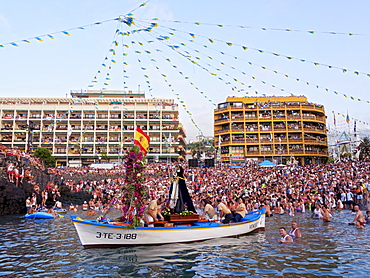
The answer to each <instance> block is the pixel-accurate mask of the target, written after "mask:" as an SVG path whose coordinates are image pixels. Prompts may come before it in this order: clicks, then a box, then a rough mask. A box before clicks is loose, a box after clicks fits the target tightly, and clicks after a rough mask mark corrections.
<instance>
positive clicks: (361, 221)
mask: <svg viewBox="0 0 370 278" xmlns="http://www.w3.org/2000/svg"><path fill="white" fill-rule="evenodd" d="M353 209H354V211H355V212H356V216H355V218H354V219H353V221H352V222H350V223H349V224H350V225H351V224H352V223H356V228H358V229H365V226H364V225H365V217H364V214H363V213H362V211H361V210H360V207H359V206H358V205H355V206H354V207H353Z"/></svg>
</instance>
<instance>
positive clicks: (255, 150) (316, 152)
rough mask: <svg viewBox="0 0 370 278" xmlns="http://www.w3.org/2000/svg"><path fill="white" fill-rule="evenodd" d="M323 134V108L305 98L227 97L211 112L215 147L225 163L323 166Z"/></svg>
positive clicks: (324, 146) (326, 155)
mask: <svg viewBox="0 0 370 278" xmlns="http://www.w3.org/2000/svg"><path fill="white" fill-rule="evenodd" d="M326 132H327V130H326V116H325V110H324V107H323V106H322V105H318V104H313V103H310V102H308V101H307V98H306V97H304V96H287V97H275V96H272V97H268V96H265V97H228V98H227V100H226V102H224V103H219V104H218V107H217V109H215V111H214V136H215V147H219V148H220V151H221V160H222V161H223V162H243V161H246V160H260V161H261V160H264V159H268V160H272V161H274V162H275V163H277V164H280V163H283V164H285V163H299V164H301V165H303V164H310V163H322V162H326V161H327V159H328V141H327V134H326Z"/></svg>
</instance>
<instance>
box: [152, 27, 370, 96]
mask: <svg viewBox="0 0 370 278" xmlns="http://www.w3.org/2000/svg"><path fill="white" fill-rule="evenodd" d="M159 29H160V28H159ZM167 29H170V30H171V32H170V33H169V34H168V36H163V35H161V36H160V37H158V38H157V39H158V40H161V41H165V40H170V39H172V37H173V36H176V35H175V33H174V31H178V30H176V29H174V28H167ZM192 35H193V34H192ZM178 37H180V36H178ZM192 37H193V38H195V35H193V36H192ZM180 38H181V39H184V38H183V37H180ZM188 41H190V42H192V43H195V44H198V45H201V44H199V43H196V42H195V40H194V39H190V40H188ZM168 46H169V47H171V48H172V49H176V50H179V49H180V48H184V47H187V48H189V49H191V48H190V47H189V46H187V44H185V43H181V42H177V43H176V44H175V45H173V44H170V43H168ZM201 46H203V47H205V48H207V49H211V50H214V51H217V52H219V51H218V50H217V49H215V48H212V47H209V46H207V45H201ZM193 51H195V52H197V53H199V54H201V55H204V56H206V57H207V58H208V59H210V60H214V61H217V62H219V63H220V64H221V65H222V66H228V67H230V68H231V69H233V70H235V71H238V72H239V73H242V74H243V75H246V76H249V77H251V78H252V79H254V80H257V81H259V82H261V83H262V84H264V85H269V86H271V87H272V88H276V89H279V90H280V91H281V92H285V91H286V89H284V88H279V87H278V86H276V85H274V84H272V83H269V82H267V81H265V80H263V79H260V78H257V77H256V76H255V75H250V74H248V73H246V72H245V71H242V70H239V69H237V68H236V67H234V66H230V65H228V64H227V63H225V62H223V61H221V60H217V59H215V58H214V57H212V56H209V54H203V53H202V52H200V51H199V50H196V49H193ZM184 52H185V53H186V54H183V55H184V56H185V57H187V58H190V57H191V53H190V52H188V51H184ZM219 53H220V54H222V55H225V56H230V57H233V58H234V59H236V60H237V59H239V60H241V61H245V62H246V63H247V64H248V65H250V66H252V65H254V66H258V67H260V68H261V69H263V70H269V71H271V72H274V73H275V74H279V75H282V76H284V77H286V78H291V79H294V80H295V81H297V82H304V83H305V84H306V85H309V86H314V87H315V88H316V89H322V90H324V91H325V92H332V93H334V94H335V95H342V96H343V97H345V98H348V99H350V100H353V101H359V102H362V101H364V102H366V103H370V101H369V100H362V99H360V98H356V97H354V96H351V95H349V94H344V93H340V92H338V91H336V90H332V89H329V88H326V87H324V86H321V85H318V84H315V83H312V82H309V81H304V80H303V79H302V78H299V77H294V76H291V75H289V74H286V73H282V72H279V71H277V70H274V69H270V68H268V67H265V66H262V65H258V64H255V63H253V62H251V61H247V60H245V59H243V58H240V57H237V56H232V55H230V54H227V53H225V52H219ZM194 58H195V59H196V60H197V61H195V60H191V59H189V60H190V61H191V62H192V63H193V64H197V63H199V61H200V60H201V58H200V57H198V56H194ZM207 65H209V66H211V65H210V64H207ZM203 69H205V68H203ZM214 69H215V70H217V71H218V72H221V70H220V69H219V68H214ZM206 71H208V70H206ZM212 75H217V74H216V73H212ZM225 75H227V76H228V75H229V74H225ZM219 79H220V80H222V79H221V78H219ZM233 80H234V81H238V80H237V79H235V78H234V79H233ZM241 85H245V84H244V83H241ZM234 89H236V87H234V88H233V89H232V90H234ZM291 94H292V93H291ZM293 95H294V94H293Z"/></svg>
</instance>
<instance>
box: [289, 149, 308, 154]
mask: <svg viewBox="0 0 370 278" xmlns="http://www.w3.org/2000/svg"><path fill="white" fill-rule="evenodd" d="M289 153H290V154H304V151H303V150H289Z"/></svg>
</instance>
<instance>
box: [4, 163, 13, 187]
mask: <svg viewBox="0 0 370 278" xmlns="http://www.w3.org/2000/svg"><path fill="white" fill-rule="evenodd" d="M6 174H7V175H8V179H9V181H10V182H12V183H13V182H14V164H13V163H11V162H10V163H9V164H8V166H7V167H6Z"/></svg>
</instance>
